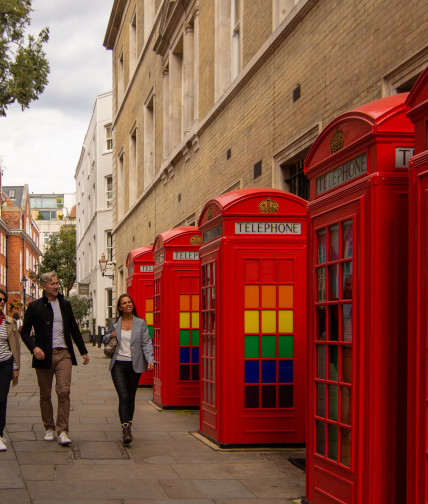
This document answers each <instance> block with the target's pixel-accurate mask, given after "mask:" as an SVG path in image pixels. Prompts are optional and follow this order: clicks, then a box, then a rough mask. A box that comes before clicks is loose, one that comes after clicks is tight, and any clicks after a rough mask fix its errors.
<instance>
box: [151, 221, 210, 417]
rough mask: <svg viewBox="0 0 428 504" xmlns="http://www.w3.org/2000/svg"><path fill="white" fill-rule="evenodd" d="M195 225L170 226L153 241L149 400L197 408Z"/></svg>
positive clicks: (198, 241)
mask: <svg viewBox="0 0 428 504" xmlns="http://www.w3.org/2000/svg"><path fill="white" fill-rule="evenodd" d="M200 246H201V235H200V233H199V230H198V228H197V227H196V226H184V227H178V228H174V229H170V230H169V231H166V232H164V233H161V234H159V235H158V236H157V237H156V239H155V242H154V245H153V257H154V260H155V268H154V326H153V349H154V358H155V369H154V379H153V401H154V402H155V403H156V404H158V405H159V406H162V407H163V408H177V407H199V388H200V385H199V247H200Z"/></svg>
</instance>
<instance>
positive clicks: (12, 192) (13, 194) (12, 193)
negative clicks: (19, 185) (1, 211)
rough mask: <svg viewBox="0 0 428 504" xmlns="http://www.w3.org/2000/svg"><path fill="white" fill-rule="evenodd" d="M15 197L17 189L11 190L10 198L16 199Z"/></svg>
mask: <svg viewBox="0 0 428 504" xmlns="http://www.w3.org/2000/svg"><path fill="white" fill-rule="evenodd" d="M14 197H15V189H10V190H9V198H14Z"/></svg>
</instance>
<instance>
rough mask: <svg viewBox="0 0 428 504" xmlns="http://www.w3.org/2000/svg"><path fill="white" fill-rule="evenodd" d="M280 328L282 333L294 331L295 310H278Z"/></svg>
mask: <svg viewBox="0 0 428 504" xmlns="http://www.w3.org/2000/svg"><path fill="white" fill-rule="evenodd" d="M278 325H279V327H278V330H279V332H280V333H292V332H293V310H279V312H278Z"/></svg>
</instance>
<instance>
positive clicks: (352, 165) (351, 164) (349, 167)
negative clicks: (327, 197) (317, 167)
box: [317, 153, 367, 194]
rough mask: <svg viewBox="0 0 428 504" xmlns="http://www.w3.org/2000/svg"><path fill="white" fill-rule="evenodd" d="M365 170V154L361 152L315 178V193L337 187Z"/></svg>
mask: <svg viewBox="0 0 428 504" xmlns="http://www.w3.org/2000/svg"><path fill="white" fill-rule="evenodd" d="M366 172H367V156H366V154H365V153H364V154H361V156H358V157H357V158H355V159H351V161H348V162H347V163H345V164H343V165H341V166H338V167H337V168H335V169H334V170H331V171H329V172H328V173H326V174H325V175H323V176H322V177H318V178H317V194H322V193H323V192H325V191H328V190H329V189H333V187H337V186H339V185H341V184H344V183H345V182H348V180H352V179H354V178H356V177H358V176H359V175H361V174H363V173H366Z"/></svg>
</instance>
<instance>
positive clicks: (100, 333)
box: [98, 326, 103, 348]
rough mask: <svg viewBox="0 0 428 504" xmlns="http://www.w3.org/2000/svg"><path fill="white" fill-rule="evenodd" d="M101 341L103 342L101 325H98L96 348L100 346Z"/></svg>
mask: <svg viewBox="0 0 428 504" xmlns="http://www.w3.org/2000/svg"><path fill="white" fill-rule="evenodd" d="M102 342H103V334H102V327H101V326H98V348H101V344H102Z"/></svg>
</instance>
